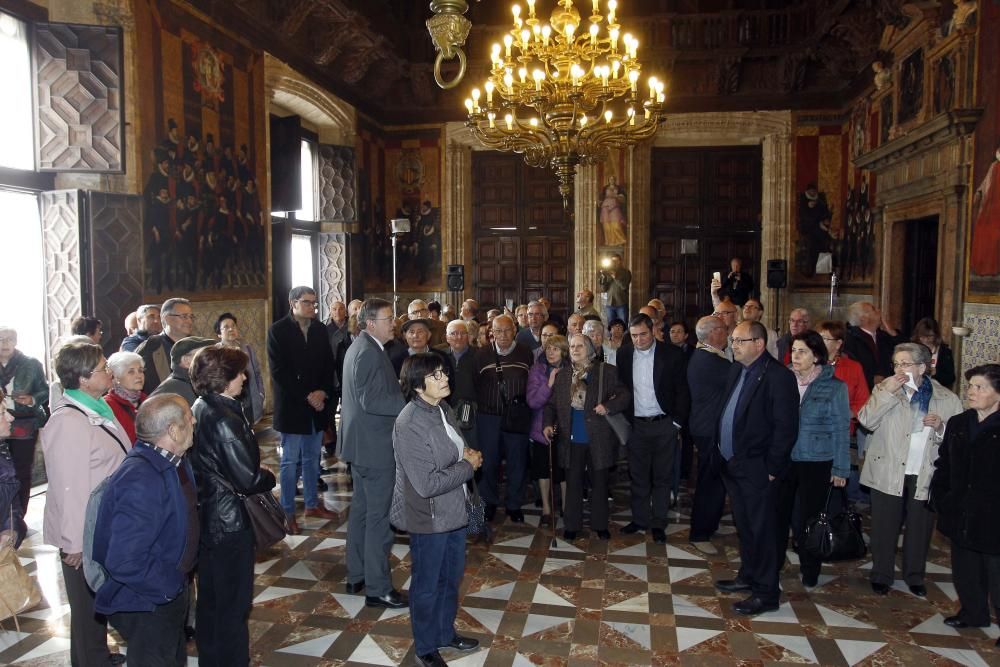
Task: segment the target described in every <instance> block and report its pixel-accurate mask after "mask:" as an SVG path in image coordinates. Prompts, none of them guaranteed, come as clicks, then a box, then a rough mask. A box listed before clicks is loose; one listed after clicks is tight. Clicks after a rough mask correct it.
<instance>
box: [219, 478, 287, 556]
mask: <svg viewBox="0 0 1000 667" xmlns="http://www.w3.org/2000/svg"><path fill="white" fill-rule="evenodd" d="M216 479H218V480H219V482H221V483H222V485H223V486H224V487H226V489H228V490H229V492H230V493H232V494H233V495H234V496H236V497H237V498H239V499H240V500H241V501H242V502H243V508H244V509H245V510H246V511H247V516H248V517H249V518H250V525H251V527H252V528H253V537H254V542H255V543H256V546H257V550H258V551H259V550H261V549H268V548H270V547H272V546H274V545H275V544H277V543H278V542H280V541H281V540H283V539H285V536H286V535H288V518H287V517H286V516H285V510H284V509H282V507H281V505H279V504H278V501H277V500H275V498H274V494H272V493H271V492H270V491H264V492H263V493H254V494H251V495H249V496H245V495H243V494H242V493H240V492H238V491H237V490H236V489H234V488H233V485H232V484H230V483H229V481H228V480H225V479H223V478H222V477H220V476H218V475H216Z"/></svg>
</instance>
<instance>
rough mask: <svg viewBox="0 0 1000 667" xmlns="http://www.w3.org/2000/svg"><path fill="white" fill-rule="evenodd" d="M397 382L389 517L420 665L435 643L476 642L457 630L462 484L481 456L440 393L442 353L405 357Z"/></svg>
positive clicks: (432, 659)
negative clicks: (406, 543)
mask: <svg viewBox="0 0 1000 667" xmlns="http://www.w3.org/2000/svg"><path fill="white" fill-rule="evenodd" d="M400 385H401V386H402V388H403V395H404V398H406V399H407V401H408V403H407V404H406V406H405V407H404V408H403V410H402V411H401V412H400V413H399V417H397V418H396V424H395V426H394V428H393V432H392V447H393V451H394V452H395V454H396V479H395V486H394V488H393V493H392V506H391V510H390V512H389V518H390V519H391V520H392V523H393V525H394V526H396V527H397V528H401V529H403V530H406V531H408V532H409V534H410V558H411V560H412V567H411V568H410V574H411V580H410V624H411V625H412V626H413V639H414V652H415V653H416V655H417V660H418V661H419V662H420V664H421V665H428V666H429V665H441V664H444V661H443V660H442V658H441V654H440V653H439V652H438V649H439V648H447V647H451V648H455V649H458V650H462V651H468V650H472V649H474V648H476V647H477V646H478V645H479V642H478V641H476V640H475V639H470V638H468V637H461V636H459V635H458V634H457V632H456V631H455V615H456V614H457V613H458V589H459V586H460V585H461V583H462V575H463V573H464V571H465V528H466V525H467V524H468V522H469V517H468V511H467V509H466V506H465V501H466V497H467V493H468V491H467V490H466V488H465V483H466V482H468V481H469V480H470V479H472V475H473V473H474V472H475V471H476V469H478V468H479V466H480V465H482V462H483V457H482V454H480V453H479V452H478V451H476V450H474V449H469V448H468V447H466V445H465V440H464V439H463V438H462V435H461V429H460V427H459V425H458V422H457V421H456V420H455V416H454V415H453V414H452V412H451V408H449V407H448V405H447V403H445V402H444V399H445V398H446V397H447V396H448V395H449V394H450V393H451V389H450V387H449V386H448V375H447V374H446V373H445V371H444V368H442V365H441V358H440V357H438V356H437V355H434V354H414V355H413V356H411V357H408V358H407V359H406V360H405V361H403V367H402V369H401V370H400Z"/></svg>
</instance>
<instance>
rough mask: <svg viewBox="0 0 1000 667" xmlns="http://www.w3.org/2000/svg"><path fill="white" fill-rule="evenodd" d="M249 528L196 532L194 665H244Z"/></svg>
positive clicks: (247, 634) (250, 586)
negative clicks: (198, 534)
mask: <svg viewBox="0 0 1000 667" xmlns="http://www.w3.org/2000/svg"><path fill="white" fill-rule="evenodd" d="M253 563H254V537H253V530H252V529H249V528H248V529H246V530H243V531H240V532H238V533H226V534H224V535H221V536H211V537H209V536H206V535H202V539H201V543H200V544H199V546H198V610H197V618H198V633H197V635H196V639H197V642H198V664H199V665H203V666H204V667H214V666H215V665H218V666H219V667H223V666H225V667H241V666H245V665H249V664H250V631H249V629H248V628H247V622H248V621H249V619H250V610H251V608H252V606H253Z"/></svg>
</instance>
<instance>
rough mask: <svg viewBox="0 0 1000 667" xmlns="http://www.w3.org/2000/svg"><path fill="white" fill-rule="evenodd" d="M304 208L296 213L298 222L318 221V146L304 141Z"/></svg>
mask: <svg viewBox="0 0 1000 667" xmlns="http://www.w3.org/2000/svg"><path fill="white" fill-rule="evenodd" d="M300 164H301V174H302V208H300V209H299V210H298V211H296V212H295V219H296V220H315V219H316V166H315V165H316V145H315V144H313V143H312V142H311V141H305V140H303V141H302V153H301V163H300Z"/></svg>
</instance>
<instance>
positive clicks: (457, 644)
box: [441, 635, 479, 651]
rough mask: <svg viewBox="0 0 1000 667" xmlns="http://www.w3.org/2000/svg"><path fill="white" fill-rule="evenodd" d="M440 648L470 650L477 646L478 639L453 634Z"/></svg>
mask: <svg viewBox="0 0 1000 667" xmlns="http://www.w3.org/2000/svg"><path fill="white" fill-rule="evenodd" d="M441 648H453V649H455V650H456V651H471V650H473V649H475V648H479V640H478V639H473V638H472V637H463V636H461V635H455V636H454V637H453V638H452V640H451V641H450V642H448V643H447V645H445V646H442V647H441Z"/></svg>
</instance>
